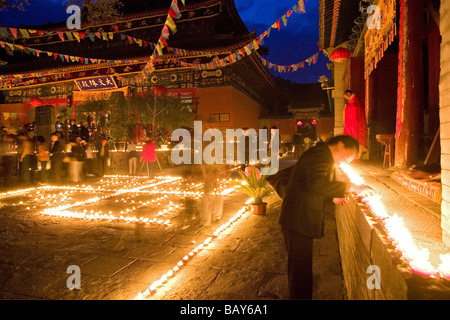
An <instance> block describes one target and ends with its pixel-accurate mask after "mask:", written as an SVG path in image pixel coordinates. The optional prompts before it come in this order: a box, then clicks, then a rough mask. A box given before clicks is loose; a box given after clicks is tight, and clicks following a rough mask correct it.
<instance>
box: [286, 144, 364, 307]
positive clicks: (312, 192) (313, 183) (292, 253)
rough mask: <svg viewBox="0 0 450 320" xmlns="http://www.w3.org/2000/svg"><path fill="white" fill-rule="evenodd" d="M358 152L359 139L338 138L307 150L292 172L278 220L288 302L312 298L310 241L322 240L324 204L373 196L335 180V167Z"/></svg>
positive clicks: (358, 187) (346, 161) (311, 251)
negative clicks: (353, 195)
mask: <svg viewBox="0 0 450 320" xmlns="http://www.w3.org/2000/svg"><path fill="white" fill-rule="evenodd" d="M358 153H359V143H358V140H356V139H355V138H353V137H351V136H347V135H343V136H337V137H334V138H332V139H330V140H329V141H328V142H325V143H321V144H319V145H317V146H315V147H313V148H311V149H309V150H308V151H306V152H305V153H304V154H303V155H302V156H301V157H300V159H299V160H298V161H297V163H296V164H295V165H294V167H293V169H292V173H291V175H290V178H289V183H288V186H287V189H286V195H285V197H284V199H283V203H282V206H281V215H280V220H279V223H280V225H281V230H282V233H283V236H284V240H285V245H286V249H287V252H288V286H289V297H290V299H312V280H313V272H312V257H313V239H314V238H321V237H323V224H324V209H325V202H326V201H327V200H330V201H331V200H333V203H334V204H337V205H341V204H343V203H345V196H346V193H348V192H355V193H358V194H362V193H369V194H372V193H373V190H372V189H371V188H370V187H368V186H366V185H356V184H353V183H350V182H344V181H336V180H335V179H334V176H335V172H334V170H335V165H339V164H341V163H350V162H351V161H353V160H354V159H355V158H356V157H357V155H358Z"/></svg>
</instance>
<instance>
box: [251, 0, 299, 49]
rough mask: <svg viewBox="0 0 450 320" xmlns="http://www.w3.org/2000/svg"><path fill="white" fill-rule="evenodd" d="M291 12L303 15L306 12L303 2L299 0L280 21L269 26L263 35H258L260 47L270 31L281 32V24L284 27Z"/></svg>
mask: <svg viewBox="0 0 450 320" xmlns="http://www.w3.org/2000/svg"><path fill="white" fill-rule="evenodd" d="M293 12H296V13H305V12H306V10H305V3H304V0H299V1H298V2H297V3H296V4H295V5H294V7H293V8H292V9H289V10H288V11H287V12H286V13H285V14H284V15H283V16H282V17H281V18H280V19H278V20H277V21H276V22H275V23H273V24H272V25H271V26H270V28H268V29H267V30H265V31H264V32H263V33H261V34H260V35H259V37H258V38H259V41H260V45H262V44H263V39H264V37H266V36H267V37H269V36H270V31H271V30H272V29H278V31H281V28H280V25H281V22H283V25H284V26H285V27H286V26H287V22H288V18H289V17H291V16H292V13H293Z"/></svg>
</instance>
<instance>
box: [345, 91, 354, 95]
mask: <svg viewBox="0 0 450 320" xmlns="http://www.w3.org/2000/svg"><path fill="white" fill-rule="evenodd" d="M347 93H349V94H353V91H352V90H345V91H344V94H347Z"/></svg>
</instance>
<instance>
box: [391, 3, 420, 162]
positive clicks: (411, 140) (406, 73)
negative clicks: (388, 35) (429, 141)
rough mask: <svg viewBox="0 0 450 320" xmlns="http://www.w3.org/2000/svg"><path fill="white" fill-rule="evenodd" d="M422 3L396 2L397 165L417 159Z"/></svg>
mask: <svg viewBox="0 0 450 320" xmlns="http://www.w3.org/2000/svg"><path fill="white" fill-rule="evenodd" d="M423 6H424V2H423V0H401V1H400V7H401V8H400V15H401V17H400V26H399V28H400V46H399V92H398V93H399V95H398V102H397V132H396V138H397V139H396V141H395V164H396V165H397V166H401V167H405V166H406V167H409V166H411V165H413V164H415V163H417V160H418V150H419V148H418V147H419V131H420V121H421V120H422V117H423V115H422V109H423V108H422V105H423V63H422V34H423V30H422V28H423V16H422V14H423ZM399 125H401V127H399Z"/></svg>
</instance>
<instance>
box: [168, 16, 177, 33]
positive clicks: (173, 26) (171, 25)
mask: <svg viewBox="0 0 450 320" xmlns="http://www.w3.org/2000/svg"><path fill="white" fill-rule="evenodd" d="M166 25H167V27H169V29H170V31H172V33H176V32H177V26H176V24H175V22H174V21H173V19H172V17H171V16H170V15H167V19H166Z"/></svg>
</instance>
